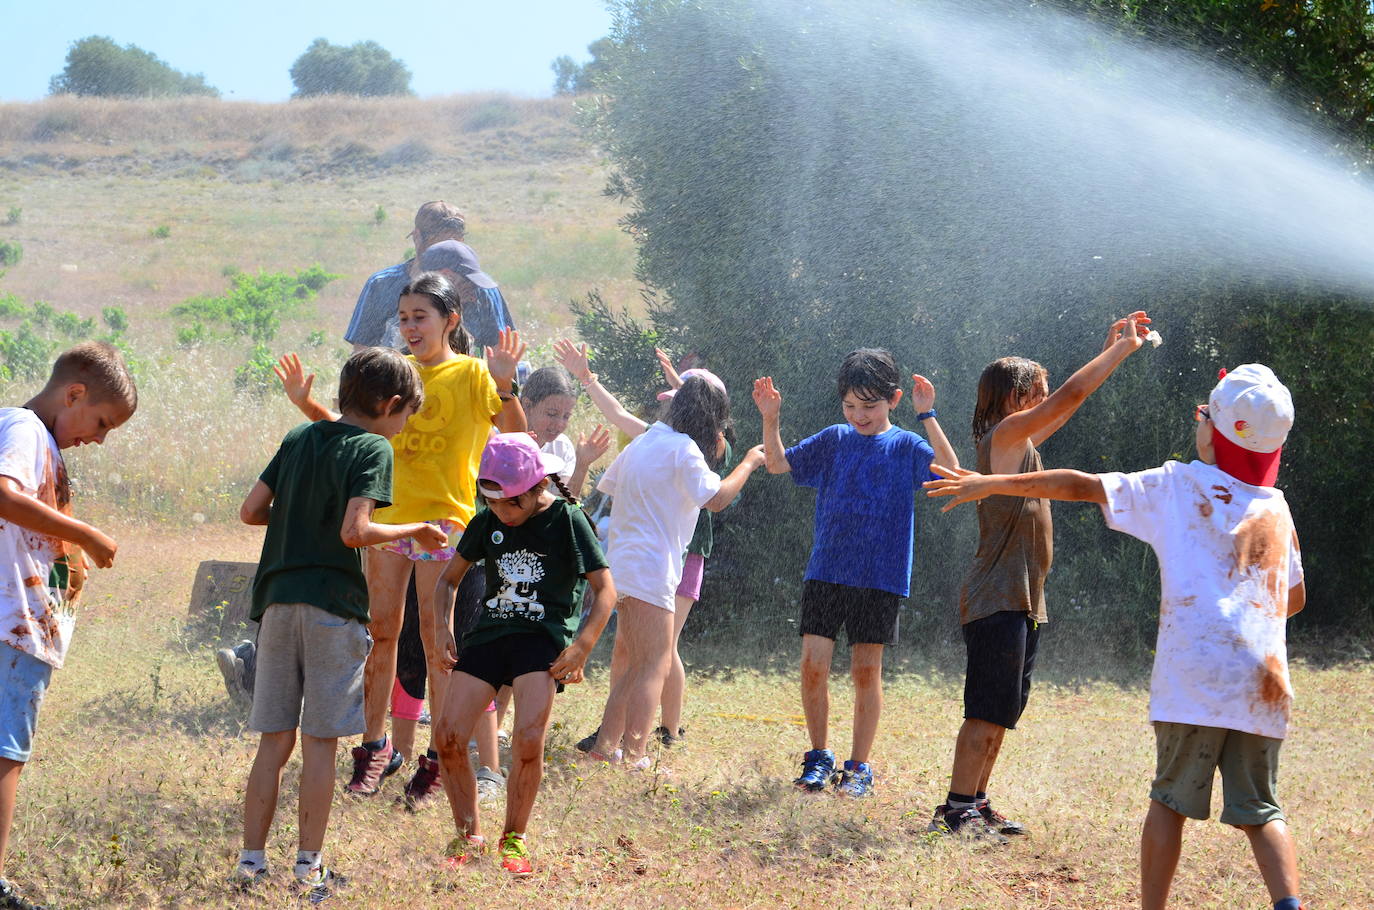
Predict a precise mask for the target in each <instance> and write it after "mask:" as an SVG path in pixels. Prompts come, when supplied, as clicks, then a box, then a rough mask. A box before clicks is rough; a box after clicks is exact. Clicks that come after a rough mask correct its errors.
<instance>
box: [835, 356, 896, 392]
mask: <svg viewBox="0 0 1374 910" xmlns="http://www.w3.org/2000/svg"><path fill="white" fill-rule="evenodd" d="M837 385H838V387H839V397H840V398H844V396H846V395H848V394H849V393H850V392H853V393H854V394H855V396H856V397H858V398H859V399H860V400H862V401H891V400H892V396H893V395H895V394H897V390H898V389H900V388H901V387H902V379H901V377H900V376H899V375H898V374H897V364H896V363H894V362H893V360H892V355H891V354H889V353H888V352H887V351H884V350H882V349H881V348H859V349H858V350H857V351H850V352H849V353H848V354H847V355H845V358H844V363H842V364H840V376H839V381H838V382H837Z"/></svg>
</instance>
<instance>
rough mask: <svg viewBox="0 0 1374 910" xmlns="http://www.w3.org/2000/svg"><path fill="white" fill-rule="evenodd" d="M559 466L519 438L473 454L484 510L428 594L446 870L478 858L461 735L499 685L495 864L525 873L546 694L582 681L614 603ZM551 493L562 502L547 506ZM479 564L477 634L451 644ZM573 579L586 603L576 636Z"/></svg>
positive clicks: (473, 800) (502, 438)
mask: <svg viewBox="0 0 1374 910" xmlns="http://www.w3.org/2000/svg"><path fill="white" fill-rule="evenodd" d="M563 468H564V463H563V461H562V460H561V459H560V458H558V457H557V456H556V455H550V454H548V453H545V452H541V451H540V450H539V447H538V445H537V443H535V441H534V440H533V439H531V438H530V436H529V434H527V433H501V434H498V435H496V436H493V437H492V438H491V439H490V440H489V441H488V442H487V446H486V449H485V450H484V451H483V452H482V462H481V466H480V468H479V469H478V474H477V478H478V479H477V488H478V490H479V491H480V492H481V494H482V496H483V497H484V498H485V499H486V503H487V510H485V511H482V512H479V513H478V514H477V516H476V517H475V518H474V519H473V520H472V521H471V522H470V523H469V524H468V526H467V529H466V530H465V531H464V532H463V536H462V538H461V539H460V540H459V541H458V546H457V552H456V553H455V555H454V557H453V559H452V560H450V561H449V563H448V565H447V566H446V567H445V569H444V571H443V574H441V575H440V576H439V582H438V585H437V587H436V589H435V592H434V617H435V620H434V638H433V640H432V642H431V644H433V646H434V653H436V654H438V655H441V657H440V660H441V665H442V666H443V668H444V670H443V672H444V673H445V674H451V676H450V681H449V683H448V690H447V695H446V698H445V701H444V706H443V709H442V713H440V714H439V715H437V716H436V717H435V727H434V740H435V744H436V746H437V748H438V750H439V755H440V761H441V762H442V764H443V766H444V768H445V769H446V770H445V772H444V775H443V782H444V790H445V792H446V793H447V794H448V800H449V806H450V807H451V808H452V810H453V821H454V824H455V825H456V826H457V829H458V834H457V836H456V837H455V838H454V839H453V840H452V841H451V842H450V843H449V846H448V849H447V850H446V851H445V854H446V856H445V864H446V865H448V866H451V867H457V866H460V865H463V864H465V863H467V862H469V861H470V860H471V859H473V858H474V857H475V856H476V855H477V854H479V853H481V852H483V851H484V850H485V847H486V840H485V838H484V837H483V836H482V833H481V827H480V821H479V818H478V811H477V779H476V777H475V776H474V775H473V772H472V768H471V766H470V765H469V763H468V760H467V744H468V737H469V736H471V735H472V731H473V729H474V727H475V726H476V724H477V722H478V720H479V719H480V718H481V717H482V714H483V712H484V710H485V709H486V707H487V705H488V704H489V703H490V701H491V699H492V696H494V695H495V694H496V692H497V691H498V690H499V689H500V688H501V687H502V686H510V687H511V688H512V689H513V690H514V692H515V723H514V732H513V735H512V737H511V771H510V778H509V781H508V783H507V787H506V820H505V825H504V827H503V829H502V832H501V843H500V852H501V865H502V867H504V868H505V869H506V871H508V872H510V873H511V874H512V875H515V876H526V875H529V874H530V873H531V871H533V868H532V866H531V863H530V857H529V851H528V850H527V849H526V848H525V829H526V827H528V823H529V818H530V812H531V810H532V809H533V807H534V798H535V795H536V794H537V793H538V792H539V783H540V781H541V780H542V779H543V774H544V735H545V732H546V731H547V729H548V725H549V711H550V709H551V708H552V706H553V696H554V694H555V692H557V691H561V690H562V688H563V686H564V684H569V683H578V682H581V681H582V668H583V666H584V665H585V664H586V662H587V656H588V655H589V654H591V651H592V648H593V647H594V646H595V645H596V640H597V639H598V638H599V637H600V636H601V630H602V629H604V628H605V626H606V620H607V619H608V618H609V617H610V615H611V608H612V607H613V605H614V604H615V599H616V595H615V584H614V583H613V582H612V580H611V573H610V570H609V569H608V568H607V565H606V557H605V556H604V555H603V554H602V552H601V546H600V544H598V543H597V540H596V532H595V531H593V530H592V526H591V523H590V522H589V521H588V520H587V517H586V516H585V515H584V514H583V513H582V510H581V509H580V508H579V507H578V505H577V501H576V500H575V499H573V497H572V495H571V494H570V493H569V492H568V489H567V487H566V486H565V485H564V484H563V482H562V481H561V480H559V479H558V472H559V471H561V470H563ZM551 484H552V485H553V486H555V487H556V488H557V489H558V490H559V491H560V492H561V493H562V498H560V497H558V496H555V495H554V493H553V491H552V490H551V489H550V485H551ZM479 560H486V568H485V571H486V576H485V582H486V586H485V595H484V598H483V608H482V613H481V615H480V617H479V618H478V620H477V624H476V625H475V626H474V627H473V628H472V629H471V630H470V631H468V632H467V633H466V634H464V635H463V637H462V644H461V646H459V644H458V642H457V641H456V640H455V636H454V631H453V619H452V617H453V604H454V597H455V595H456V593H457V591H458V586H459V583H460V582H461V581H462V580H463V577H464V575H466V574H467V571H468V569H469V568H470V567H471V566H472V565H473V564H474V563H476V562H478V561H479ZM584 579H585V583H586V584H590V585H591V587H592V591H593V592H594V593H595V600H594V601H593V604H592V609H591V614H590V615H589V616H588V617H587V621H586V623H585V624H584V625H583V627H582V631H581V632H578V631H577V628H578V620H579V618H580V617H579V614H580V607H581V603H582V590H583V584H584Z"/></svg>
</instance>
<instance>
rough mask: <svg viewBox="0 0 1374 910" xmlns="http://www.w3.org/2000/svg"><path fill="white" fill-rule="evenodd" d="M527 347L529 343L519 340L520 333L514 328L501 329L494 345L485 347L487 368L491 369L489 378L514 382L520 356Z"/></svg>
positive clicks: (522, 355)
mask: <svg viewBox="0 0 1374 910" xmlns="http://www.w3.org/2000/svg"><path fill="white" fill-rule="evenodd" d="M528 348H529V345H527V344H525V342H523V341H521V340H520V333H519V332H517V331H516V330H515V329H502V330H501V338H500V340H499V341H497V343H496V347H494V348H492V347H488V348H486V349H485V350H486V357H487V369H488V370H490V371H491V378H492V379H504V380H506V381H508V382H514V381H515V372H516V369H517V368H518V367H519V366H520V358H522V357H524V356H525V351H526V350H527V349H528Z"/></svg>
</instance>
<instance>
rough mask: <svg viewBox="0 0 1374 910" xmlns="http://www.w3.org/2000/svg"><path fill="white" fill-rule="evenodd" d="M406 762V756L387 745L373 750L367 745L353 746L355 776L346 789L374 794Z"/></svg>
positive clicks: (387, 743)
mask: <svg viewBox="0 0 1374 910" xmlns="http://www.w3.org/2000/svg"><path fill="white" fill-rule="evenodd" d="M404 762H405V756H403V755H402V754H401V753H399V752H397V751H396V750H395V749H393V748H392V747H391V739H390V737H388V738H387V740H386V745H384V746H382V748H380V749H378V750H377V751H376V752H373V751H372V750H371V749H369V748H367V747H366V746H354V747H353V777H352V779H351V780H349V782H348V783H347V784H346V785H345V786H344V790H345V791H347V792H349V793H352V794H354V795H355V796H372V795H373V794H374V793H376V792H377V791H378V790H380V789H382V781H383V780H385V779H386V778H388V777H390V776H391V775H393V774H395V773H396V772H397V770H399V769H400V767H401V765H402V763H404Z"/></svg>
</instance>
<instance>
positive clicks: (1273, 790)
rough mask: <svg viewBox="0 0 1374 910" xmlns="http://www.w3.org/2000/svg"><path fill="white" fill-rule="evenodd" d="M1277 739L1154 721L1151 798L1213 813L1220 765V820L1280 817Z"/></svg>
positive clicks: (1260, 821)
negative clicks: (1214, 786)
mask: <svg viewBox="0 0 1374 910" xmlns="http://www.w3.org/2000/svg"><path fill="white" fill-rule="evenodd" d="M1282 745H1283V740H1281V739H1270V738H1269V737H1267V736H1257V735H1255V734H1253V733H1241V732H1239V731H1237V730H1226V729H1223V728H1221V727H1197V726H1193V725H1192V724H1175V723H1168V722H1165V721H1156V722H1155V756H1156V757H1155V781H1154V784H1153V786H1151V788H1150V799H1152V800H1154V801H1155V802H1158V803H1162V804H1164V805H1165V806H1167V807H1168V808H1170V809H1172V810H1174V811H1175V812H1177V813H1178V814H1179V815H1186V816H1187V817H1188V818H1196V819H1205V818H1207V817H1208V816H1209V815H1211V809H1212V781H1213V779H1214V778H1215V776H1216V771H1217V769H1218V768H1220V769H1221V794H1222V809H1221V819H1220V821H1221V822H1222V823H1223V824H1227V825H1265V824H1268V823H1269V822H1272V821H1283V810H1281V809H1280V808H1279V803H1278V796H1277V785H1278V776H1279V747H1280V746H1282Z"/></svg>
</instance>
